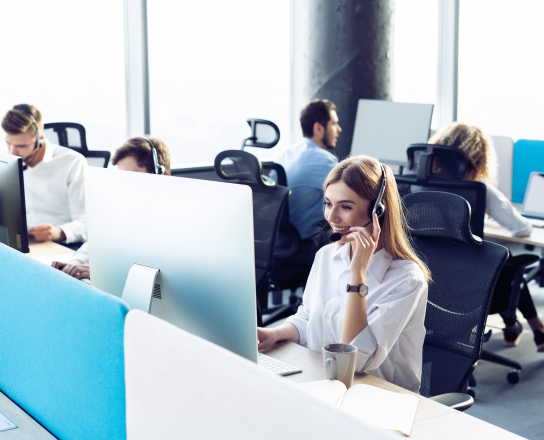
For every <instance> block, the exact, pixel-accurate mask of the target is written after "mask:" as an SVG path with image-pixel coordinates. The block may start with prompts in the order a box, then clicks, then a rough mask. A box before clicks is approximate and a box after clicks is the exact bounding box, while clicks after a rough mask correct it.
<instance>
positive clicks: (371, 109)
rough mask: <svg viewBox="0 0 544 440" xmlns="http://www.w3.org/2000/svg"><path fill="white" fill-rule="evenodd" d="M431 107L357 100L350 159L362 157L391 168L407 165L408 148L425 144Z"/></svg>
mask: <svg viewBox="0 0 544 440" xmlns="http://www.w3.org/2000/svg"><path fill="white" fill-rule="evenodd" d="M433 107H434V105H433V104H410V103H405V102H392V101H379V100H375V99H360V100H359V104H358V106H357V117H356V119H355V129H354V132H353V140H352V142H351V155H352V156H357V155H359V154H365V155H367V156H372V157H375V158H376V159H378V160H379V161H380V162H384V163H387V164H392V165H406V150H407V148H408V146H409V145H410V144H415V143H427V141H428V139H429V130H430V128H431V118H432V116H433Z"/></svg>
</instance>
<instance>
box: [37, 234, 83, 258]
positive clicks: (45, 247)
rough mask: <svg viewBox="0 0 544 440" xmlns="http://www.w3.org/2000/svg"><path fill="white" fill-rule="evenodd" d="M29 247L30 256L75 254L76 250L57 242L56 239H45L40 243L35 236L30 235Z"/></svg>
mask: <svg viewBox="0 0 544 440" xmlns="http://www.w3.org/2000/svg"><path fill="white" fill-rule="evenodd" d="M28 247H29V248H30V252H29V253H28V254H26V255H28V256H29V257H30V258H40V257H49V256H54V255H63V254H73V253H74V251H73V250H72V249H70V248H67V247H66V246H63V245H62V244H58V243H55V242H54V241H44V242H41V243H38V242H37V241H36V240H34V238H32V237H29V240H28Z"/></svg>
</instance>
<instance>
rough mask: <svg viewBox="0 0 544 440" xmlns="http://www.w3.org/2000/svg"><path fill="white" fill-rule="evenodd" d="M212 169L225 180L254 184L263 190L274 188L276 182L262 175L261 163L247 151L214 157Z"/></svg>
mask: <svg viewBox="0 0 544 440" xmlns="http://www.w3.org/2000/svg"><path fill="white" fill-rule="evenodd" d="M214 168H215V172H216V173H217V175H218V176H219V177H221V178H222V179H225V180H240V181H244V182H254V183H257V184H258V185H260V186H262V187H264V188H274V187H275V186H276V182H274V181H273V180H272V179H271V178H270V177H268V176H265V175H263V166H262V165H261V161H260V160H259V159H258V158H257V157H256V156H254V155H253V154H251V153H248V152H247V151H241V150H226V151H222V152H221V153H219V154H218V155H217V156H216V157H215V162H214Z"/></svg>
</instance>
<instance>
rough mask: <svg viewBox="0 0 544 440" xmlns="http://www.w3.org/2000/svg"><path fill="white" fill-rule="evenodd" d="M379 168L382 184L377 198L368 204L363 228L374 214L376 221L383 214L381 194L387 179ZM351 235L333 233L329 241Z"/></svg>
mask: <svg viewBox="0 0 544 440" xmlns="http://www.w3.org/2000/svg"><path fill="white" fill-rule="evenodd" d="M380 168H381V169H382V184H381V186H380V192H379V193H378V198H377V199H376V200H374V201H373V202H371V203H370V206H369V209H368V216H369V217H370V221H369V222H368V223H367V224H366V225H363V228H365V227H367V226H368V225H369V224H370V223H372V221H373V219H374V214H376V215H377V216H378V220H379V219H380V218H382V217H383V215H384V214H385V206H384V204H383V203H382V198H383V193H384V192H385V186H386V185H387V177H386V174H385V169H384V167H383V165H382V164H380ZM347 234H351V231H348V232H344V233H343V234H342V233H340V232H333V233H332V234H331V235H330V237H329V239H330V240H331V242H333V243H334V242H336V241H339V240H341V239H342V237H343V236H344V235H347Z"/></svg>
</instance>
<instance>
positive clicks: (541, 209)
mask: <svg viewBox="0 0 544 440" xmlns="http://www.w3.org/2000/svg"><path fill="white" fill-rule="evenodd" d="M543 194H544V173H537V172H532V173H531V175H530V176H529V183H528V184H527V191H526V192H525V198H524V200H523V213H524V214H527V215H534V216H538V217H544V197H543V196H542V195H543Z"/></svg>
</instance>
